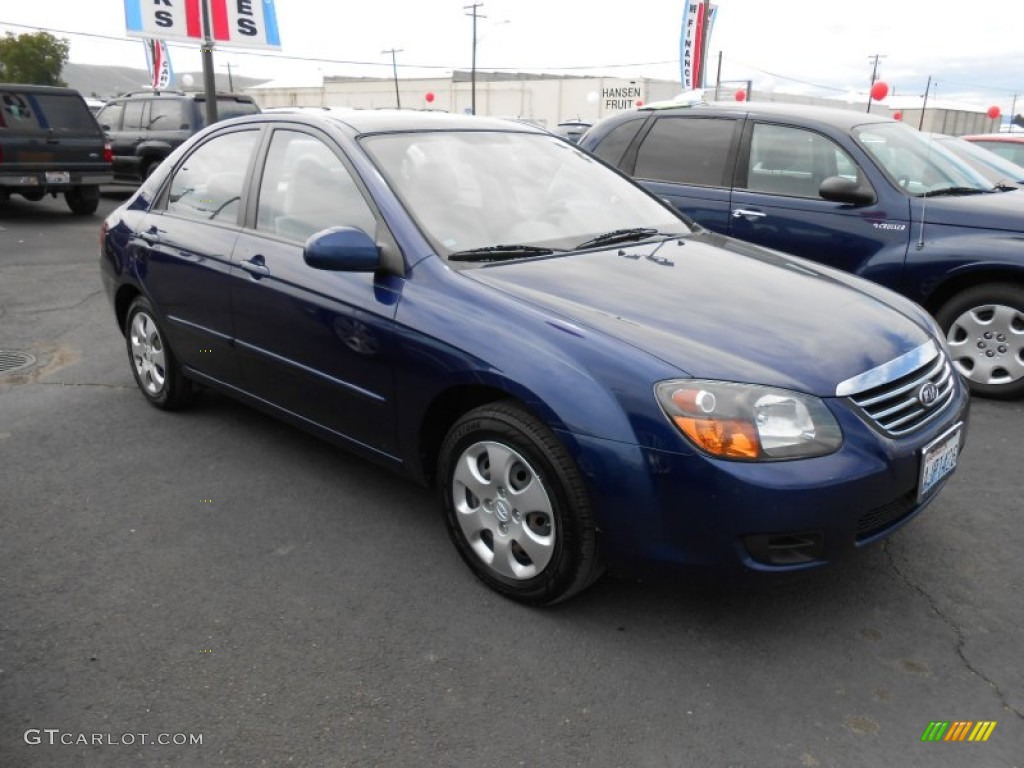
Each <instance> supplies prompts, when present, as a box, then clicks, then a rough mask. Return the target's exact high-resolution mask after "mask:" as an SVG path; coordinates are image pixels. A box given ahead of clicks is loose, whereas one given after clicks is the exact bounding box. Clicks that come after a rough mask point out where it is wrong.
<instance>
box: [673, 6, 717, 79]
mask: <svg viewBox="0 0 1024 768" xmlns="http://www.w3.org/2000/svg"><path fill="white" fill-rule="evenodd" d="M705 9H707V17H706V18H705V13H704V11H705ZM717 12H718V6H717V5H708V6H705V5H704V3H702V2H690V0H687V2H686V3H685V4H684V5H683V28H682V34H681V35H680V38H679V74H680V79H681V80H682V85H683V91H692V90H694V89H695V88H703V87H704V84H705V82H706V80H707V78H706V77H705V75H704V67H705V64H706V62H704V61H703V60H702V57H701V53H702V51H703V50H704V41H705V40H709V39H710V38H711V27H712V25H713V24H714V23H715V15H716V14H717Z"/></svg>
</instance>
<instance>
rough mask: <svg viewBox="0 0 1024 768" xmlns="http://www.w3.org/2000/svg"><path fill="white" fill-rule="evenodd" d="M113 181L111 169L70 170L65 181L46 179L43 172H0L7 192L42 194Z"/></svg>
mask: <svg viewBox="0 0 1024 768" xmlns="http://www.w3.org/2000/svg"><path fill="white" fill-rule="evenodd" d="M113 181H114V173H113V171H88V172H77V171H71V172H69V173H68V177H67V181H63V180H61V181H54V180H52V179H50V180H48V179H47V177H46V174H45V173H44V172H39V173H5V174H0V188H2V189H3V190H4V191H5V192H9V193H10V192H19V191H21V190H23V189H24V190H30V191H33V192H43V193H44V194H49V193H51V192H67V191H68V190H72V189H76V188H77V187H83V186H99V185H100V184H112V183H113Z"/></svg>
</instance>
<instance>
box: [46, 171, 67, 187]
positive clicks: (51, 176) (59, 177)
mask: <svg viewBox="0 0 1024 768" xmlns="http://www.w3.org/2000/svg"><path fill="white" fill-rule="evenodd" d="M46 183H47V184H70V183H71V173H70V172H69V171H47V172H46Z"/></svg>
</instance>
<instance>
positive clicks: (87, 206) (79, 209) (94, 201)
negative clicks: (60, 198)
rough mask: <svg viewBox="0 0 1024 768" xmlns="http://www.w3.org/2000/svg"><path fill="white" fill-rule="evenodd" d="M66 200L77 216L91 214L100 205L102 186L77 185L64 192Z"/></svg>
mask: <svg viewBox="0 0 1024 768" xmlns="http://www.w3.org/2000/svg"><path fill="white" fill-rule="evenodd" d="M64 201H65V202H66V203H67V204H68V208H70V209H71V212H72V213H73V214H75V215H76V216H91V215H92V214H94V213H96V209H97V208H99V205H100V188H99V187H75V188H74V189H70V190H68V191H67V192H65V193H64Z"/></svg>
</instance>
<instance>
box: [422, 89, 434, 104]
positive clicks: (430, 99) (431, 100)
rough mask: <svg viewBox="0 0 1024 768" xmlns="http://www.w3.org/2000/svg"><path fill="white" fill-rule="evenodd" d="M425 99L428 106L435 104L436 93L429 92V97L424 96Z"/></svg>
mask: <svg viewBox="0 0 1024 768" xmlns="http://www.w3.org/2000/svg"><path fill="white" fill-rule="evenodd" d="M423 98H425V99H426V100H427V104H431V103H433V101H434V92H433V91H427V95H426V96H424V97H423Z"/></svg>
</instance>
